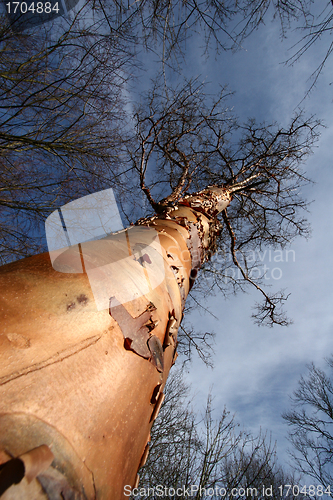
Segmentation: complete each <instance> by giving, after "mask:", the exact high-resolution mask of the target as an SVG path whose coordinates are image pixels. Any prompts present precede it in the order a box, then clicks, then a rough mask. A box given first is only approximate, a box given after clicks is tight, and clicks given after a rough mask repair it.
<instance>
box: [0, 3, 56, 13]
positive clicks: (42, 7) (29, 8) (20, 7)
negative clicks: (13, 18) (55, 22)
mask: <svg viewBox="0 0 333 500" xmlns="http://www.w3.org/2000/svg"><path fill="white" fill-rule="evenodd" d="M6 8H7V13H8V14H27V13H29V14H54V13H56V14H58V13H59V10H60V8H59V4H58V2H56V3H55V4H54V5H52V3H51V2H30V3H27V2H8V3H6Z"/></svg>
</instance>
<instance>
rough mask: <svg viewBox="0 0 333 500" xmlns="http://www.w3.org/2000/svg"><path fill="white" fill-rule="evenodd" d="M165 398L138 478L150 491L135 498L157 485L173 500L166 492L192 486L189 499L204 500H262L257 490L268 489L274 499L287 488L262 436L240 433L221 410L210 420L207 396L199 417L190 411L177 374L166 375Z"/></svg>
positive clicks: (288, 478)
mask: <svg viewBox="0 0 333 500" xmlns="http://www.w3.org/2000/svg"><path fill="white" fill-rule="evenodd" d="M165 395H166V397H165V403H164V405H163V407H162V409H161V412H160V415H159V418H158V420H157V422H156V423H155V425H154V427H153V428H152V431H151V444H150V453H149V458H148V461H147V464H146V465H145V467H144V468H143V469H142V470H141V473H140V478H141V479H140V488H142V492H143V491H144V489H145V490H146V492H148V491H149V490H148V488H151V490H150V494H147V495H146V496H142V495H141V498H151V499H154V498H158V491H156V490H155V495H154V493H153V491H154V489H153V488H156V486H157V485H163V488H165V487H166V488H167V490H165V491H167V492H169V493H168V494H167V495H166V496H165V498H175V496H174V495H173V494H172V493H173V490H172V489H174V490H177V489H178V488H180V489H181V488H185V489H187V488H191V486H192V485H193V486H196V487H197V488H198V490H197V491H195V489H193V491H192V498H195V499H199V498H202V497H203V496H204V493H203V492H204V489H205V490H206V491H207V492H208V493H207V496H208V495H209V497H210V498H221V496H222V493H223V494H224V498H236V499H240V498H243V497H244V490H245V492H246V491H247V493H246V494H245V496H248V497H256V498H264V497H265V495H263V491H262V488H263V485H265V487H269V486H272V493H273V494H272V497H271V498H280V493H279V490H278V486H280V485H281V484H288V483H290V484H293V479H292V478H291V476H288V475H287V474H285V472H284V471H283V470H282V468H281V467H280V466H279V465H278V462H277V457H276V453H275V449H274V446H273V445H272V444H271V443H270V441H269V439H267V436H265V435H259V436H258V437H253V436H251V434H250V433H248V432H246V431H244V430H241V429H240V428H239V425H238V424H237V422H236V420H235V418H234V417H232V416H230V414H229V412H227V410H226V409H225V410H224V411H223V413H222V415H221V416H220V417H219V418H217V419H215V418H214V411H213V400H212V397H211V396H209V397H208V400H207V406H206V408H205V412H204V416H203V418H200V417H199V415H198V414H196V413H195V412H194V411H193V409H192V407H191V400H190V398H189V386H188V385H187V384H186V383H185V382H184V380H183V378H182V375H181V372H180V370H177V371H172V372H171V374H170V377H169V380H168V384H167V386H166V389H165ZM200 487H201V496H200ZM216 488H218V491H219V490H220V489H222V488H223V490H222V493H221V494H220V495H219V494H217V496H216V495H213V494H212V491H213V490H215V492H216ZM232 490H233V493H232ZM189 491H190V490H189ZM251 492H252V493H251ZM255 492H257V493H255ZM179 496H181V495H179ZM176 498H177V495H176ZM288 498H292V496H291V495H288Z"/></svg>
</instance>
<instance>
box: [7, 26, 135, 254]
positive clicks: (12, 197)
mask: <svg viewBox="0 0 333 500" xmlns="http://www.w3.org/2000/svg"><path fill="white" fill-rule="evenodd" d="M82 22H83V21H82V19H81V20H79V19H78V18H76V19H74V20H73V22H72V24H69V25H68V26H67V29H66V30H62V31H60V28H59V27H58V28H57V27H56V26H55V27H53V30H52V27H50V26H49V27H48V28H43V27H38V28H35V29H34V30H30V32H28V33H13V32H12V31H11V29H10V27H9V26H8V24H7V22H6V21H5V20H4V19H2V25H1V26H0V68H1V71H0V99H1V105H0V182H1V195H0V212H1V213H0V215H1V221H2V224H1V230H0V242H1V243H0V244H1V262H2V263H5V262H8V261H10V260H13V259H17V258H19V257H22V256H25V255H27V254H28V255H29V254H33V253H35V252H36V251H38V250H39V251H40V250H41V249H43V244H42V242H41V240H40V238H36V236H39V233H40V227H39V225H40V224H41V223H43V222H44V220H45V218H46V217H47V215H48V214H49V213H50V212H51V211H52V210H54V209H55V208H56V207H58V206H60V205H62V204H64V203H66V202H68V201H70V200H72V199H74V198H77V197H80V196H82V195H84V194H87V193H91V192H95V191H96V190H98V189H103V188H105V187H108V186H110V184H111V183H112V185H113V187H115V188H116V186H117V185H118V184H119V177H117V176H119V174H120V165H121V150H122V146H123V144H125V143H126V135H127V131H126V127H125V125H124V112H123V101H124V99H123V89H124V83H125V79H126V72H125V68H126V61H127V59H128V57H129V52H128V49H127V48H126V51H125V50H124V47H123V46H122V43H121V42H120V41H116V40H112V39H110V38H105V37H104V38H103V37H102V36H101V35H100V33H98V27H97V26H90V31H89V32H87V31H84V28H83V26H82ZM94 30H95V32H94ZM34 236H35V238H34Z"/></svg>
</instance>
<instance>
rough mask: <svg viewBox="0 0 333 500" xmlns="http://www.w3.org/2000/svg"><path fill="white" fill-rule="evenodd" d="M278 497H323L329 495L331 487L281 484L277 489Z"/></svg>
mask: <svg viewBox="0 0 333 500" xmlns="http://www.w3.org/2000/svg"><path fill="white" fill-rule="evenodd" d="M278 490H279V494H280V497H287V496H289V495H292V496H293V497H298V496H301V495H303V496H309V497H322V496H324V495H328V496H332V495H331V487H330V486H323V485H322V484H318V485H317V486H314V485H313V484H310V486H298V485H297V484H283V485H281V486H279V487H278Z"/></svg>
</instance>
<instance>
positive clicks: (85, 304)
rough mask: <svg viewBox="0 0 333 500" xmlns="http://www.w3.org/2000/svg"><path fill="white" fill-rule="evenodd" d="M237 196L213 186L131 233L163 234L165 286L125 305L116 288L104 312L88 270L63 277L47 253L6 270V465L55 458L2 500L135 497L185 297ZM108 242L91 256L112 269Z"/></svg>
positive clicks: (1, 273)
mask: <svg viewBox="0 0 333 500" xmlns="http://www.w3.org/2000/svg"><path fill="white" fill-rule="evenodd" d="M230 199H231V197H230V195H229V194H228V193H227V192H226V191H225V190H223V189H222V188H207V190H204V191H202V192H200V193H197V194H196V195H191V196H187V197H186V198H184V199H182V200H181V201H180V202H179V204H178V205H177V206H176V207H172V208H167V209H165V210H164V212H163V213H162V214H161V215H158V216H155V217H152V218H150V219H147V220H140V221H139V222H138V224H137V225H136V226H133V227H132V228H130V229H129V230H128V231H127V235H130V236H129V238H131V235H132V234H136V235H137V234H138V231H145V230H147V229H146V226H150V227H151V228H154V229H155V230H156V231H157V232H158V235H159V243H160V246H161V251H160V253H161V255H162V257H163V261H162V262H163V266H164V270H163V272H164V279H163V280H162V281H161V282H160V284H159V285H158V286H156V287H155V288H153V287H151V288H150V290H149V291H148V292H147V293H145V294H144V295H142V296H140V297H138V298H136V299H135V300H132V301H129V302H126V303H123V304H120V303H119V301H118V298H117V293H116V294H115V297H113V298H111V297H110V305H109V307H108V308H106V309H103V310H98V308H97V306H96V302H95V299H94V295H93V292H92V289H91V285H90V282H89V279H88V276H87V273H77V272H76V273H74V272H73V273H69V272H68V270H67V272H66V273H65V272H59V270H58V271H57V270H55V269H54V268H53V267H52V265H51V262H50V257H49V254H47V253H46V254H42V255H38V256H34V257H30V258H27V259H23V260H21V261H18V262H15V263H13V264H9V265H6V266H3V267H2V268H1V269H0V290H1V292H0V295H1V299H0V300H1V301H0V315H1V333H0V450H1V451H0V463H6V462H7V461H8V460H9V458H13V457H19V456H21V455H23V454H27V453H29V452H30V450H33V449H35V448H37V447H39V446H41V445H47V446H48V447H49V448H50V450H51V451H52V453H53V455H54V460H53V462H52V466H50V467H48V468H47V469H46V471H45V470H44V471H43V470H42V468H40V469H38V466H37V465H36V467H35V468H36V472H35V475H37V478H36V479H33V478H32V477H29V481H30V483H28V480H27V477H25V478H24V480H23V481H21V482H20V483H19V484H18V485H13V486H11V487H10V488H9V489H8V490H7V492H6V493H5V494H4V496H3V498H27V499H28V498H29V499H30V498H36V499H37V498H54V497H53V496H52V495H55V494H56V492H58V493H59V498H62V497H61V496H60V492H62V494H63V495H64V497H65V498H67V497H66V496H65V495H66V494H67V495H68V497H69V495H70V492H71V493H74V492H77V494H78V496H77V497H75V498H87V499H94V498H98V499H112V500H118V499H123V498H126V496H125V495H124V487H125V486H126V485H128V488H127V490H126V491H129V488H130V487H133V486H134V485H135V484H136V483H137V472H138V469H139V468H140V466H142V465H143V463H144V461H145V459H146V457H147V453H148V448H147V443H148V442H149V434H150V428H151V426H152V424H153V421H154V420H155V418H156V416H157V414H158V410H159V407H160V405H161V404H162V402H163V388H164V385H165V382H166V379H167V376H168V373H169V370H170V367H171V366H172V364H173V362H174V359H175V356H176V347H177V330H178V326H179V323H180V321H181V318H182V311H183V308H184V304H185V300H186V297H187V294H188V292H189V289H190V287H191V284H192V282H193V279H194V278H195V275H196V272H197V269H199V268H200V265H201V264H202V262H203V261H204V260H205V259H206V258H208V256H209V254H210V253H211V252H212V251H213V249H214V246H215V239H216V236H217V234H218V228H219V223H218V222H217V220H216V215H217V213H219V212H220V211H222V210H223V209H225V208H226V207H227V205H228V204H229V202H230ZM131 231H132V233H131ZM126 237H128V236H126ZM108 245H110V240H108V238H105V239H104V240H99V241H94V242H91V243H90V244H89V245H88V247H87V250H86V254H85V255H87V256H88V258H90V259H91V261H93V259H94V258H95V255H96V253H99V254H101V253H102V257H99V258H100V259H101V260H100V262H101V261H103V259H106V260H104V261H103V262H106V261H107V255H108V250H109V251H110V248H112V247H110V246H108ZM70 252H71V250H70V251H69V253H68V254H67V257H68V258H70V256H71V254H70ZM73 252H74V250H73ZM74 253H75V252H74ZM74 253H73V256H74V257H75V255H74ZM145 255H146V254H143V256H142V260H141V261H140V260H136V259H134V258H133V261H131V263H130V266H133V270H134V271H133V272H134V273H135V272H136V271H135V269H137V270H139V271H140V272H142V269H147V270H149V265H150V264H151V261H150V259H149V257H147V256H145ZM89 256H90V257H89ZM74 257H73V262H74V261H75V258H74ZM68 258H67V263H68ZM88 260H89V259H88ZM61 265H62V264H61V258H60V261H58V269H59V266H60V268H61ZM119 265H121V264H119ZM55 267H56V266H55ZM122 275H123V281H122V283H121V286H122V288H123V289H130V287H131V286H133V283H132V282H131V275H130V273H127V274H126V272H122ZM119 286H120V283H119ZM25 456H26V455H25ZM31 456H32V455H31ZM28 458H29V456H28ZM29 460H30V461H31V460H32V462H33V460H34V458H31V459H29ZM44 465H45V464H44ZM44 468H45V467H44ZM0 477H1V476H0ZM11 495H12V496H11ZM20 495H21V497H20ZM55 498H57V497H55Z"/></svg>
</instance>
